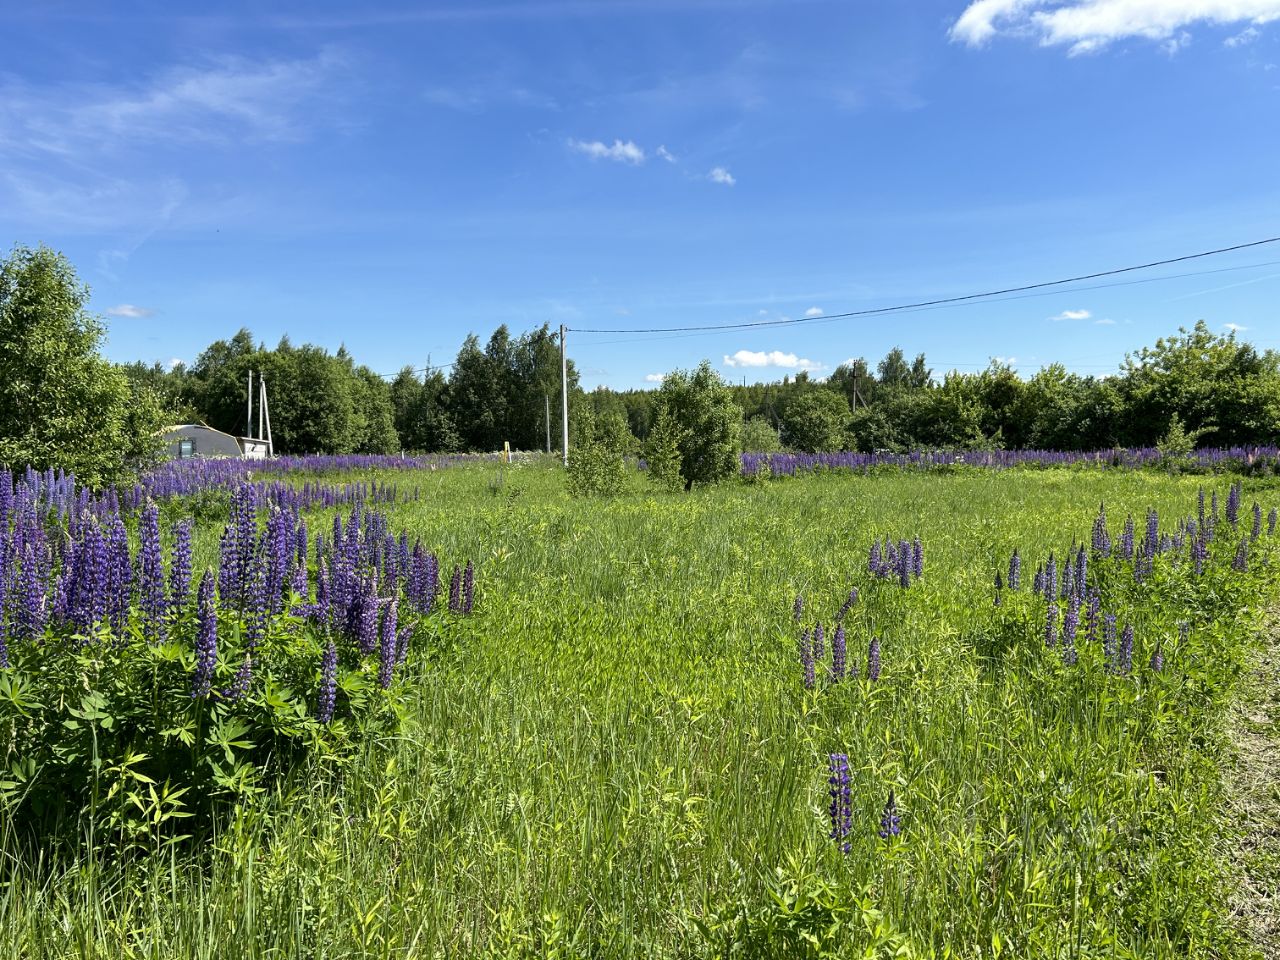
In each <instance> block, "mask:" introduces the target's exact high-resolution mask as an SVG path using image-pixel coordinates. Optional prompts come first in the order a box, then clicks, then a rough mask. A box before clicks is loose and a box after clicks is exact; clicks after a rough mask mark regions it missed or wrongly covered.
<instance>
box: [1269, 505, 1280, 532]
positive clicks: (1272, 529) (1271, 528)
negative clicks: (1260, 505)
mask: <svg viewBox="0 0 1280 960" xmlns="http://www.w3.org/2000/svg"><path fill="white" fill-rule="evenodd" d="M1277 517H1280V511H1277V510H1276V508H1275V507H1272V508H1271V512H1270V513H1268V514H1267V536H1271V535H1272V534H1273V533H1275V532H1276V519H1277Z"/></svg>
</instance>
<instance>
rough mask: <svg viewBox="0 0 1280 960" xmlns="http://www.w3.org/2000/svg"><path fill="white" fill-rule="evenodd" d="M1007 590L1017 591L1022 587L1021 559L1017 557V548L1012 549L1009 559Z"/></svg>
mask: <svg viewBox="0 0 1280 960" xmlns="http://www.w3.org/2000/svg"><path fill="white" fill-rule="evenodd" d="M1008 583H1009V589H1010V590H1017V589H1018V588H1019V587H1020V586H1021V585H1022V557H1020V556H1018V548H1017V547H1014V548H1013V556H1011V557H1010V558H1009V580H1008Z"/></svg>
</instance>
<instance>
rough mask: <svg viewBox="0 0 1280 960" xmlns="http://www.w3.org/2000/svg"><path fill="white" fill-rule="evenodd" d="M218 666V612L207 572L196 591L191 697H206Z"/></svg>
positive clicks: (211, 579) (210, 577) (211, 583)
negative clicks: (193, 669)
mask: <svg viewBox="0 0 1280 960" xmlns="http://www.w3.org/2000/svg"><path fill="white" fill-rule="evenodd" d="M217 665H218V610H217V608H216V607H215V606H214V602H213V576H212V575H211V574H210V573H209V571H208V570H206V571H205V572H204V576H203V577H201V579H200V587H199V589H198V590H197V591H196V672H195V676H194V677H193V678H192V682H191V696H193V697H207V696H209V692H210V690H212V689H213V672H214V669H215V668H216V667H217Z"/></svg>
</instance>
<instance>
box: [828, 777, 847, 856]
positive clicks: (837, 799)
mask: <svg viewBox="0 0 1280 960" xmlns="http://www.w3.org/2000/svg"><path fill="white" fill-rule="evenodd" d="M827 769H828V771H829V775H828V777H827V785H828V790H827V796H829V797H830V798H831V803H830V804H829V806H828V807H827V813H828V816H829V817H830V819H831V833H830V834H829V836H830V837H831V839H832V840H834V841H836V843H838V844H840V849H841V851H842V852H844V853H848V852H849V849H850V844H849V841H848V839H847V838H848V836H849V833H850V831H851V830H852V829H853V790H852V788H851V786H850V782H849V756H848V754H844V753H833V754H831V755H830V756H828V757H827Z"/></svg>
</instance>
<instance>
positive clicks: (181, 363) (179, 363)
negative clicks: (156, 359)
mask: <svg viewBox="0 0 1280 960" xmlns="http://www.w3.org/2000/svg"><path fill="white" fill-rule="evenodd" d="M186 365H187V361H185V360H183V359H182V358H181V357H170V358H169V359H168V361H167V362H166V363H165V367H166V368H167V369H169V370H172V369H173V368H174V367H185V366H186Z"/></svg>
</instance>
